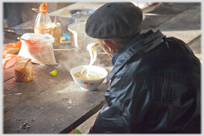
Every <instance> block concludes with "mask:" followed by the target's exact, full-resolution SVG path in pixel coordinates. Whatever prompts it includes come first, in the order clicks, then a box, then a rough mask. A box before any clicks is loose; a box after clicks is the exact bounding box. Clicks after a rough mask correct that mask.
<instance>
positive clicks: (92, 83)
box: [70, 65, 108, 91]
mask: <svg viewBox="0 0 204 136" xmlns="http://www.w3.org/2000/svg"><path fill="white" fill-rule="evenodd" d="M86 66H88V65H82V66H77V67H74V68H72V69H71V70H70V74H71V75H72V78H73V79H74V81H75V83H76V84H77V85H78V86H79V87H80V88H81V89H82V90H85V91H93V90H96V89H97V87H98V86H99V85H101V84H102V82H103V81H104V79H105V77H106V76H107V75H108V71H107V70H106V69H104V68H102V67H99V66H94V65H92V66H90V67H89V71H93V72H96V73H99V74H100V75H101V78H100V79H97V80H87V79H81V78H78V77H75V76H74V74H75V73H77V72H81V71H82V69H83V68H84V67H86Z"/></svg>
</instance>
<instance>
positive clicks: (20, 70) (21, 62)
mask: <svg viewBox="0 0 204 136" xmlns="http://www.w3.org/2000/svg"><path fill="white" fill-rule="evenodd" d="M15 79H16V81H19V82H27V81H30V80H32V79H33V64H32V61H31V59H28V58H23V57H21V58H17V59H16V63H15Z"/></svg>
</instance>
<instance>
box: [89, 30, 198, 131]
mask: <svg viewBox="0 0 204 136" xmlns="http://www.w3.org/2000/svg"><path fill="white" fill-rule="evenodd" d="M200 68H201V64H200V61H199V59H198V58H197V57H195V55H194V54H193V52H192V50H191V49H190V48H189V47H188V45H186V44H185V43H184V42H183V41H181V40H179V39H176V38H174V37H169V38H167V37H165V36H164V35H163V34H162V33H161V32H160V31H159V30H158V31H157V32H153V31H149V32H148V33H147V34H145V38H143V39H142V40H139V41H137V42H134V43H133V44H132V45H131V46H130V47H129V48H127V49H126V50H125V51H124V52H123V53H122V54H121V55H120V56H119V57H118V58H117V60H116V62H115V64H114V67H113V69H112V71H111V72H110V74H109V76H108V78H107V83H108V82H109V83H111V86H110V87H109V88H108V89H107V91H106V93H105V98H106V101H107V103H106V104H105V105H104V106H103V108H102V109H101V111H100V113H99V114H98V116H97V119H96V121H95V124H94V126H93V127H92V130H91V133H182V132H184V130H185V128H186V127H187V126H188V124H189V123H190V122H191V121H192V120H193V119H194V117H198V116H199V117H200V89H201V87H200V81H201V80H200V78H201V77H200V75H201V71H200ZM110 81H111V82H110ZM198 121H199V119H198ZM196 124H197V123H196ZM197 125H198V126H196V128H195V129H198V130H199V128H198V127H200V126H199V124H197ZM193 130H194V129H193ZM196 131H197V130H196ZM184 133H185V132H184Z"/></svg>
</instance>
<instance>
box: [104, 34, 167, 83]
mask: <svg viewBox="0 0 204 136" xmlns="http://www.w3.org/2000/svg"><path fill="white" fill-rule="evenodd" d="M141 35H143V39H142V40H138V41H135V40H134V39H137V38H134V39H133V41H134V42H132V41H131V42H130V43H128V44H127V45H128V46H127V45H126V46H127V47H129V48H127V49H125V50H124V51H123V52H122V53H121V54H120V55H118V56H117V59H116V62H115V63H114V67H113V69H112V71H111V72H110V74H109V76H108V78H107V82H106V84H107V83H108V82H109V81H110V80H111V79H112V78H113V76H114V75H115V74H116V73H117V72H118V71H119V69H120V68H121V67H123V66H124V64H125V63H126V62H127V61H128V60H129V59H130V58H131V57H132V56H133V55H135V54H137V55H139V54H143V53H146V52H148V51H150V50H152V49H153V48H155V47H156V46H158V45H159V44H160V43H162V42H163V38H164V37H165V35H163V34H162V33H161V32H160V30H158V31H156V32H153V31H152V30H150V31H148V32H147V33H144V34H141ZM126 46H125V47H126Z"/></svg>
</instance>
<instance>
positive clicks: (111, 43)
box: [102, 39, 113, 51]
mask: <svg viewBox="0 0 204 136" xmlns="http://www.w3.org/2000/svg"><path fill="white" fill-rule="evenodd" d="M102 43H103V44H104V45H105V46H106V47H107V48H108V49H109V51H112V50H113V42H112V41H111V40H106V39H104V40H102Z"/></svg>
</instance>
